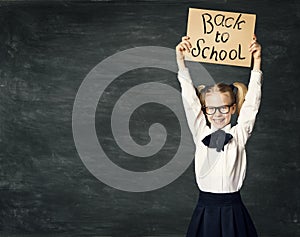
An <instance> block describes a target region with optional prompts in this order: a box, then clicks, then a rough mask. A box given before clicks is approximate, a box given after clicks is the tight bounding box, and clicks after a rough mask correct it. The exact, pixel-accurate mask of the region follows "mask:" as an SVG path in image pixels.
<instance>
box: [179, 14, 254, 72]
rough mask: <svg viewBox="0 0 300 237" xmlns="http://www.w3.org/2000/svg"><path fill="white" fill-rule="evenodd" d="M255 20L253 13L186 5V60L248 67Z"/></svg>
mask: <svg viewBox="0 0 300 237" xmlns="http://www.w3.org/2000/svg"><path fill="white" fill-rule="evenodd" d="M255 20H256V15H255V14H245V13H237V12H224V11H215V10H205V9H196V8H189V16H188V25H187V36H189V37H190V42H191V44H192V50H191V52H190V53H185V58H186V60H189V61H199V62H206V63H215V64H225V65H234V66H242V67H250V66H251V54H250V53H249V44H250V43H251V41H252V39H253V34H254V29H255Z"/></svg>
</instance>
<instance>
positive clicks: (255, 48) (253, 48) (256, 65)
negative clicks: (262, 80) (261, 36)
mask: <svg viewBox="0 0 300 237" xmlns="http://www.w3.org/2000/svg"><path fill="white" fill-rule="evenodd" d="M249 52H250V53H251V54H252V57H253V70H258V71H260V67H261V45H260V44H259V43H258V42H257V41H256V35H254V36H253V40H252V42H251V44H250V45H249Z"/></svg>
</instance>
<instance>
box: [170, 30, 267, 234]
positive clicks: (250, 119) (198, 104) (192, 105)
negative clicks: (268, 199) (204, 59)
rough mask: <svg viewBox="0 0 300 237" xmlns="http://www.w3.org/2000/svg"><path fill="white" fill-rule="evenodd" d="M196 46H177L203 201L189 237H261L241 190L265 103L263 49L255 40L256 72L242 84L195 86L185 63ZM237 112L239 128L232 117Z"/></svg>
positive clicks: (186, 43)
mask: <svg viewBox="0 0 300 237" xmlns="http://www.w3.org/2000/svg"><path fill="white" fill-rule="evenodd" d="M191 47H192V45H191V43H190V42H189V37H188V36H184V37H182V41H181V42H180V43H179V44H178V45H177V47H176V56H177V64H178V68H179V71H178V80H179V82H180V85H181V90H182V99H183V105H184V109H185V113H186V117H187V121H188V125H189V128H190V130H191V133H192V135H193V140H194V142H195V145H196V152H195V174H196V181H197V184H198V187H199V189H200V190H199V191H200V192H199V199H198V203H197V206H196V208H195V210H194V212H193V215H192V219H191V221H190V224H189V227H188V231H187V235H186V236H187V237H257V232H256V229H255V227H254V224H253V222H252V220H251V218H250V215H249V213H248V211H247V209H246V207H245V206H244V204H243V202H242V200H241V196H240V192H239V190H240V189H241V187H242V184H243V180H244V178H245V173H246V152H245V145H246V142H247V140H248V138H249V137H250V135H251V132H252V130H253V126H254V122H255V117H256V114H257V112H258V108H259V104H260V98H261V80H262V72H261V70H260V65H261V46H260V44H259V43H258V42H257V41H256V37H255V36H254V38H253V41H252V42H251V44H250V46H249V51H250V53H251V54H252V57H253V70H252V71H251V77H250V81H249V85H248V91H247V87H246V86H245V85H243V84H242V83H234V84H233V85H226V84H224V83H218V84H216V85H213V86H203V85H201V86H199V87H198V88H197V90H195V87H194V86H193V83H192V80H191V78H190V74H189V70H188V68H186V66H185V63H184V54H183V52H184V51H187V52H190V48H191ZM234 113H237V114H238V120H237V125H235V126H231V123H230V122H231V116H232V115H233V114H234Z"/></svg>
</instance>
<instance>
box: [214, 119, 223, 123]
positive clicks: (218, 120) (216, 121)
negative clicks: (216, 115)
mask: <svg viewBox="0 0 300 237" xmlns="http://www.w3.org/2000/svg"><path fill="white" fill-rule="evenodd" d="M213 121H214V122H215V123H217V124H218V123H223V122H224V121H225V119H224V118H222V119H213Z"/></svg>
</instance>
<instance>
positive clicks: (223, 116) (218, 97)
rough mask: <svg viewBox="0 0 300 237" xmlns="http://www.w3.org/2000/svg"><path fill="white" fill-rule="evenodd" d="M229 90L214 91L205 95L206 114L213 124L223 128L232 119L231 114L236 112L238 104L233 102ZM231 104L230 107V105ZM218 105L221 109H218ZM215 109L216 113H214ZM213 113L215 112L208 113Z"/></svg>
mask: <svg viewBox="0 0 300 237" xmlns="http://www.w3.org/2000/svg"><path fill="white" fill-rule="evenodd" d="M230 105H232V100H231V98H230V95H229V93H228V92H225V93H221V92H212V93H207V94H206V95H205V107H206V111H207V113H206V116H207V119H208V121H209V122H210V124H211V125H213V126H214V127H215V128H218V129H221V128H223V127H225V126H226V125H228V124H229V123H230V121H231V115H232V114H234V113H235V110H236V105H235V104H233V105H232V106H230ZM229 106H230V107H229ZM216 107H218V108H219V109H216ZM214 111H215V113H213V112H214ZM208 113H213V114H211V115H210V114H208Z"/></svg>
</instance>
